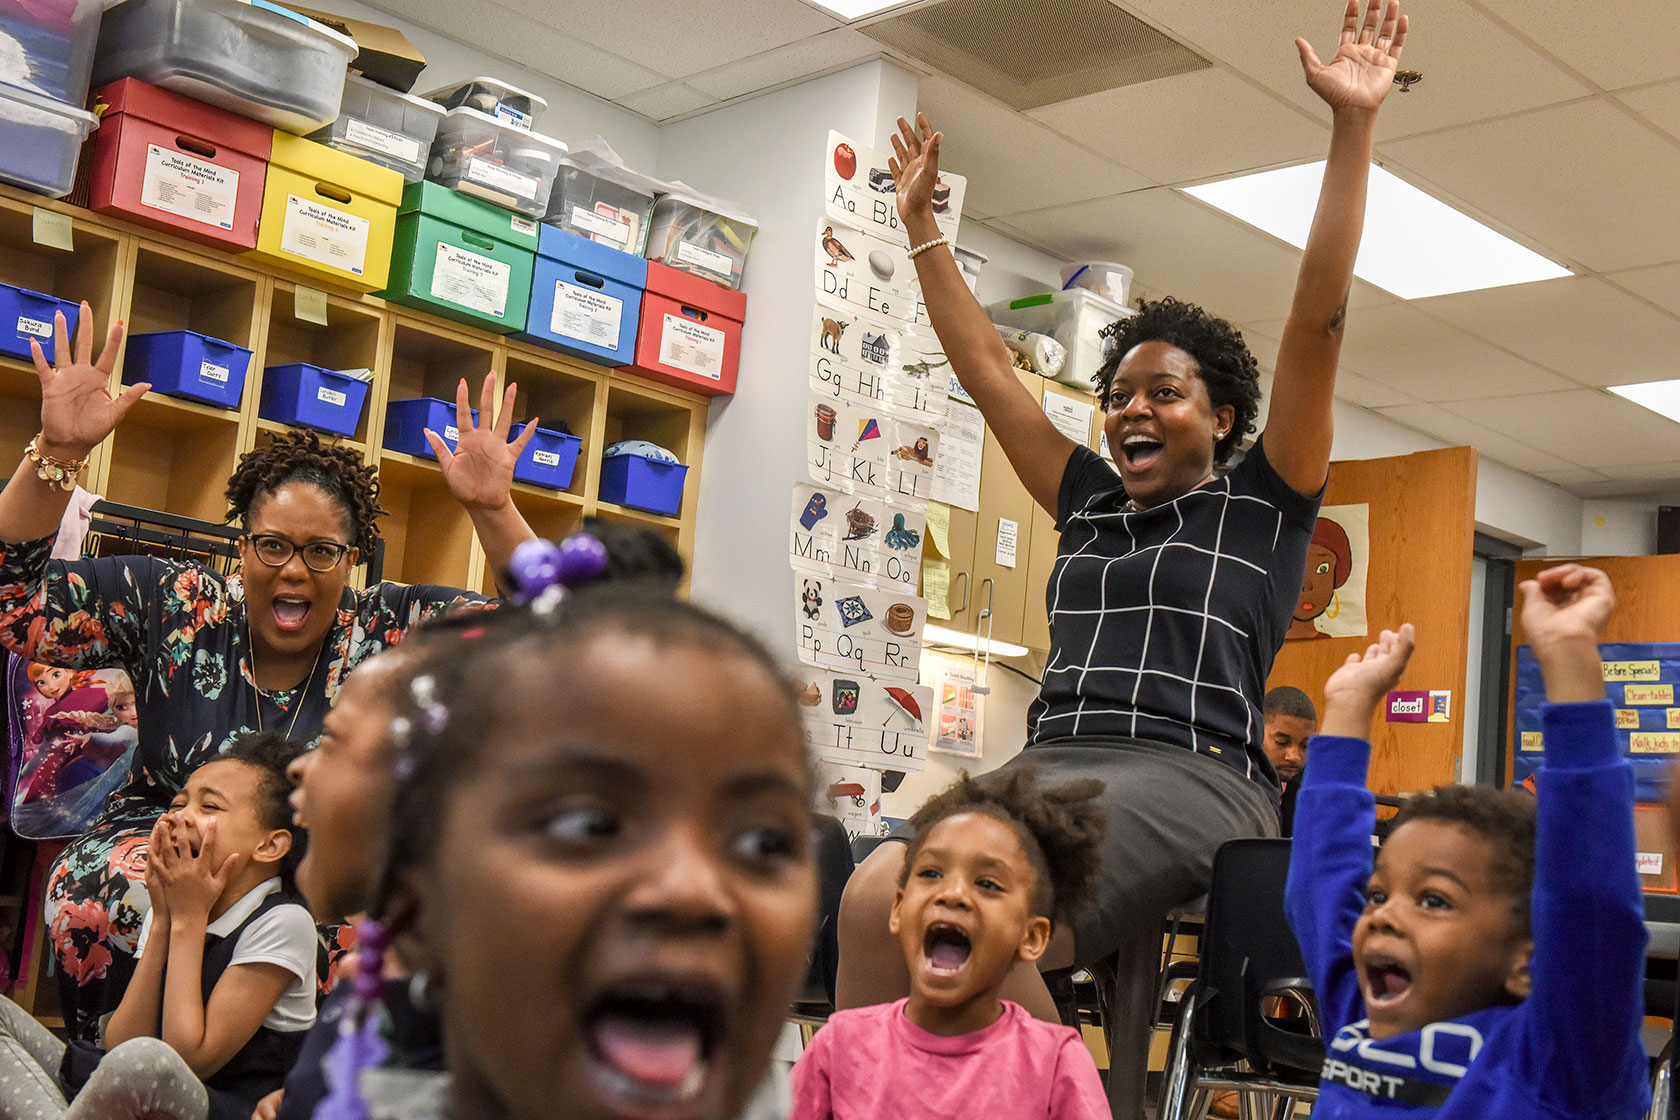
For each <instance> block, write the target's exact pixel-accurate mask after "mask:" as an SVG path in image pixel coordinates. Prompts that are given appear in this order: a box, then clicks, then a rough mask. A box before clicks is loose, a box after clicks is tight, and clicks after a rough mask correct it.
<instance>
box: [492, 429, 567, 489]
mask: <svg viewBox="0 0 1680 1120" xmlns="http://www.w3.org/2000/svg"><path fill="white" fill-rule="evenodd" d="M524 431H525V425H524V424H515V425H514V426H513V427H512V428H509V429H508V442H510V443H511V442H513V441H514V440H516V439H518V438H519V436H520V434H521V433H522V432H524ZM582 446H583V440H581V439H579V438H578V437H577V436H573V435H567V434H566V433H565V432H556V431H553V430H551V429H549V428H544V427H542V426H541V425H540V424H539V425H538V426H537V432H536V434H535V435H533V436H532V437H531V442H530V443H527V444H526V445H525V450H524V451H521V452H520V453H519V459H518V461H517V462H515V463H514V464H513V477H514V478H516V479H518V480H519V481H520V482H529V483H530V484H531V485H533V486H546V487H548V488H549V489H551V490H564V489H566V488H567V487H569V486H570V485H571V484H572V472H573V471H574V470H576V469H577V459H578V449H579V448H581V447H582Z"/></svg>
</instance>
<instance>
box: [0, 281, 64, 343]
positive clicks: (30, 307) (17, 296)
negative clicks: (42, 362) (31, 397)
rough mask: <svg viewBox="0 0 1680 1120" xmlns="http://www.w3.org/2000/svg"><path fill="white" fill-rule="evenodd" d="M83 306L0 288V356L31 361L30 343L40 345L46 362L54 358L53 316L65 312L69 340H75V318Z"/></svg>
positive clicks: (11, 287) (9, 287)
mask: <svg viewBox="0 0 1680 1120" xmlns="http://www.w3.org/2000/svg"><path fill="white" fill-rule="evenodd" d="M81 310H82V305H81V304H79V303H71V302H70V301H69V300H65V299H59V298H58V297H57V296H49V295H44V294H42V293H41V292H32V291H30V290H29V289H28V288H19V287H17V286H16V285H15V284H0V354H5V355H7V356H8V357H13V358H22V359H23V360H24V361H26V362H27V361H29V340H30V339H32V338H33V339H34V340H35V341H37V342H39V343H40V344H41V349H42V350H43V351H44V352H45V354H46V358H47V361H49V362H50V361H52V356H53V312H54V311H62V312H64V329H65V332H66V334H65V337H66V338H75V337H76V316H77V315H79V314H81Z"/></svg>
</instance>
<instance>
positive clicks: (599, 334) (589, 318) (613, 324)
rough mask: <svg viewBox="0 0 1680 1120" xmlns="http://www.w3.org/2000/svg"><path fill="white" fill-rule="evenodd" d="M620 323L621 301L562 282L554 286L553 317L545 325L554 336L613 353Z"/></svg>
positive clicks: (622, 305)
mask: <svg viewBox="0 0 1680 1120" xmlns="http://www.w3.org/2000/svg"><path fill="white" fill-rule="evenodd" d="M623 321H624V301H623V300H621V299H618V298H617V297H615V296H609V295H607V294H606V293H605V292H598V291H596V290H595V289H594V288H580V287H578V286H577V285H576V284H568V283H566V282H565V281H564V280H556V281H555V282H554V314H553V315H552V316H550V318H549V321H548V329H549V330H550V331H552V332H553V333H555V334H558V335H564V336H565V337H567V338H575V339H577V340H578V341H579V342H587V343H589V344H590V345H592V346H601V347H605V348H606V349H608V350H616V349H618V329H619V326H620V325H621V324H622V323H623Z"/></svg>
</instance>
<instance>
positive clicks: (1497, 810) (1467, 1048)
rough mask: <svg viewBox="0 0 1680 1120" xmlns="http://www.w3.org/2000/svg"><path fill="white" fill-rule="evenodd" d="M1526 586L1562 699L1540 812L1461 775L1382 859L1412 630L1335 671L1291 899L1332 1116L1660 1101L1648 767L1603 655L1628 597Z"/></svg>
mask: <svg viewBox="0 0 1680 1120" xmlns="http://www.w3.org/2000/svg"><path fill="white" fill-rule="evenodd" d="M1519 589H1520V590H1521V592H1522V597H1523V603H1522V611H1523V616H1522V617H1523V629H1524V631H1525V632H1526V634H1527V635H1528V639H1529V642H1530V644H1531V645H1532V646H1533V648H1534V653H1535V656H1536V658H1537V659H1538V661H1539V663H1540V667H1541V671H1542V673H1543V674H1544V676H1545V680H1546V695H1547V699H1548V701H1549V703H1548V704H1547V707H1546V710H1545V713H1544V716H1543V719H1544V735H1545V750H1546V756H1545V762H1544V766H1543V769H1544V772H1545V776H1544V777H1542V779H1541V781H1540V795H1539V798H1538V810H1537V813H1538V817H1537V819H1536V809H1535V808H1534V807H1533V806H1534V799H1532V798H1529V797H1527V795H1525V794H1522V793H1515V792H1511V791H1498V790H1493V789H1488V788H1477V787H1465V786H1444V787H1441V788H1439V789H1436V790H1434V791H1432V792H1430V793H1426V794H1423V795H1420V796H1418V797H1415V798H1412V799H1410V800H1409V801H1408V803H1407V805H1406V807H1405V808H1404V809H1403V810H1402V812H1401V813H1400V815H1399V816H1398V817H1397V818H1396V819H1395V826H1394V830H1393V831H1392V832H1391V833H1390V835H1389V838H1388V841H1387V842H1386V843H1385V844H1384V845H1383V848H1382V851H1381V853H1380V854H1379V855H1378V856H1377V859H1376V865H1375V867H1374V868H1373V867H1372V861H1371V840H1370V837H1371V829H1372V826H1373V824H1374V823H1375V809H1374V804H1373V802H1372V798H1371V794H1370V793H1369V792H1368V791H1367V790H1366V788H1365V778H1366V767H1367V764H1368V763H1369V760H1370V744H1369V743H1368V742H1366V741H1365V739H1364V738H1363V736H1365V735H1366V734H1367V732H1368V730H1369V727H1370V723H1371V718H1372V716H1373V715H1374V713H1375V711H1376V707H1377V704H1378V702H1379V701H1380V700H1381V699H1382V698H1383V696H1384V695H1385V694H1386V693H1387V692H1388V690H1389V689H1391V688H1393V687H1394V686H1395V684H1396V683H1397V682H1398V681H1399V679H1400V674H1401V672H1402V670H1404V668H1405V666H1406V662H1407V660H1408V659H1409V658H1410V656H1411V651H1412V628H1411V627H1410V626H1409V625H1407V626H1403V627H1401V630H1400V632H1399V633H1398V634H1395V633H1393V632H1391V631H1386V630H1385V631H1384V632H1383V634H1382V637H1381V638H1380V640H1379V641H1378V642H1377V643H1376V644H1374V645H1372V646H1371V647H1370V648H1369V649H1368V650H1367V651H1366V652H1365V653H1364V654H1363V655H1359V654H1354V655H1351V656H1350V657H1349V658H1348V660H1347V663H1346V664H1344V665H1343V666H1342V667H1341V668H1339V669H1337V670H1336V672H1335V673H1334V674H1332V676H1331V677H1330V679H1329V681H1328V682H1326V684H1325V687H1324V721H1323V725H1322V732H1321V734H1319V735H1318V736H1316V737H1315V738H1314V740H1313V744H1312V749H1311V751H1310V752H1309V755H1308V761H1307V769H1306V776H1305V778H1304V780H1303V782H1302V786H1301V796H1300V815H1299V817H1298V826H1297V828H1296V830H1295V837H1294V843H1295V847H1294V855H1293V858H1292V862H1291V866H1290V875H1289V894H1288V909H1289V918H1290V922H1291V924H1292V925H1293V926H1294V927H1295V932H1296V935H1297V936H1298V937H1299V938H1300V942H1301V951H1302V955H1303V956H1304V958H1305V960H1306V964H1307V970H1308V974H1309V975H1310V976H1311V978H1312V982H1313V986H1314V989H1315V990H1316V991H1317V993H1318V999H1319V1008H1320V1012H1321V1014H1322V1016H1323V1021H1324V1025H1325V1031H1326V1035H1327V1038H1328V1045H1327V1051H1328V1054H1327V1057H1326V1059H1325V1063H1324V1067H1323V1071H1322V1080H1321V1083H1320V1095H1319V1100H1318V1105H1317V1107H1316V1108H1315V1109H1314V1111H1313V1116H1314V1118H1315V1120H1348V1118H1360V1117H1379V1116H1383V1117H1387V1116H1394V1115H1417V1116H1433V1117H1438V1118H1440V1120H1449V1118H1451V1120H1458V1118H1466V1120H1468V1118H1471V1117H1474V1118H1477V1120H1489V1118H1507V1117H1511V1118H1516V1117H1546V1118H1548V1120H1564V1118H1574V1117H1580V1118H1582V1120H1586V1118H1588V1117H1591V1118H1593V1120H1633V1118H1635V1117H1640V1116H1643V1115H1644V1113H1645V1110H1646V1109H1647V1108H1648V1107H1649V1103H1650V1092H1649V1087H1648V1085H1647V1082H1646V1077H1647V1074H1646V1058H1645V1052H1644V1048H1643V1047H1642V1045H1641V1043H1640V1037H1639V1031H1640V1024H1641V1017H1642V1015H1643V1001H1642V997H1641V992H1642V985H1643V982H1644V946H1645V928H1644V921H1643V916H1644V915H1643V907H1642V905H1641V901H1640V895H1639V881H1638V876H1637V875H1636V873H1635V870H1634V838H1633V778H1632V771H1631V768H1630V767H1629V766H1628V764H1627V762H1626V761H1625V760H1623V759H1622V758H1621V757H1620V755H1619V753H1618V750H1617V744H1616V737H1615V734H1614V717H1613V715H1612V713H1611V709H1610V704H1609V702H1608V700H1606V698H1605V691H1604V683H1603V679H1602V674H1603V669H1602V666H1601V664H1600V662H1599V656H1598V636H1599V633H1600V632H1601V631H1602V630H1603V628H1604V624H1605V622H1606V621H1607V620H1608V619H1609V617H1610V612H1611V610H1612V609H1613V607H1614V604H1615V600H1614V596H1613V594H1612V592H1611V588H1610V581H1609V579H1608V578H1607V577H1606V576H1605V575H1604V573H1603V572H1599V571H1596V570H1594V569H1592V568H1586V567H1582V566H1580V565H1577V564H1565V565H1562V566H1560V567H1556V568H1551V569H1549V570H1547V571H1544V572H1541V573H1540V575H1539V576H1538V577H1537V578H1536V579H1533V580H1526V581H1524V582H1523V583H1522V585H1521V586H1520V588H1519Z"/></svg>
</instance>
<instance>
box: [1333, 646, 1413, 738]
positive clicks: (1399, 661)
mask: <svg viewBox="0 0 1680 1120" xmlns="http://www.w3.org/2000/svg"><path fill="white" fill-rule="evenodd" d="M1416 644H1417V636H1416V632H1415V631H1414V630H1413V629H1412V624H1411V623H1409V622H1408V623H1405V624H1404V625H1402V626H1401V627H1400V629H1399V630H1384V631H1383V632H1382V633H1381V634H1380V635H1379V636H1378V637H1377V640H1376V641H1374V642H1372V643H1371V644H1370V646H1368V647H1366V650H1365V652H1364V653H1350V654H1348V656H1347V660H1346V661H1344V662H1342V664H1341V666H1340V667H1339V668H1338V669H1337V670H1336V671H1335V672H1334V673H1331V674H1330V679H1329V680H1327V681H1325V682H1324V723H1323V726H1322V728H1321V729H1320V730H1321V731H1322V732H1323V733H1324V734H1326V735H1344V736H1349V737H1358V738H1364V737H1365V736H1366V735H1368V734H1369V733H1370V729H1371V717H1372V716H1374V715H1376V711H1377V704H1378V703H1379V702H1380V701H1381V700H1382V698H1383V697H1384V696H1386V695H1387V694H1388V691H1389V690H1390V689H1391V688H1393V687H1394V686H1395V685H1397V684H1399V683H1400V675H1401V674H1402V673H1404V672H1405V671H1406V663H1407V662H1408V661H1410V660H1411V659H1412V649H1413V647H1414V646H1415V645H1416Z"/></svg>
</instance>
